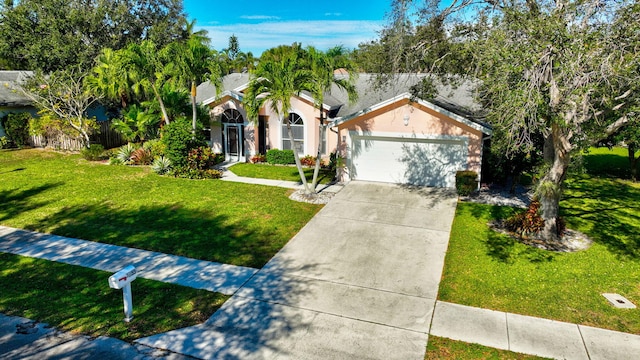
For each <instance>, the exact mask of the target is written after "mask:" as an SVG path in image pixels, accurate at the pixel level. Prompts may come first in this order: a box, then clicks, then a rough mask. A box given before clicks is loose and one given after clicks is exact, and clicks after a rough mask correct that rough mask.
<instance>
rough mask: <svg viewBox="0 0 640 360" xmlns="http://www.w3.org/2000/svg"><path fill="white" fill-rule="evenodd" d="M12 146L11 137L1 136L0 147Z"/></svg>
mask: <svg viewBox="0 0 640 360" xmlns="http://www.w3.org/2000/svg"><path fill="white" fill-rule="evenodd" d="M9 146H10V141H9V138H7V137H6V136H2V137H0V149H8V148H9Z"/></svg>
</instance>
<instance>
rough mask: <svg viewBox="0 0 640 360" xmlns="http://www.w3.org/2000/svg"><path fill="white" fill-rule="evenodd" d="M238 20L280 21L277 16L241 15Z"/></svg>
mask: <svg viewBox="0 0 640 360" xmlns="http://www.w3.org/2000/svg"><path fill="white" fill-rule="evenodd" d="M240 19H245V20H280V17H278V16H270V15H242V16H240Z"/></svg>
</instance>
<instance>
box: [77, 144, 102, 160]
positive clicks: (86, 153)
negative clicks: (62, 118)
mask: <svg viewBox="0 0 640 360" xmlns="http://www.w3.org/2000/svg"><path fill="white" fill-rule="evenodd" d="M80 155H82V157H83V158H84V159H85V160H89V161H98V160H104V159H106V158H107V157H106V156H105V153H104V146H102V145H100V144H91V145H90V146H89V147H88V148H84V149H82V150H80Z"/></svg>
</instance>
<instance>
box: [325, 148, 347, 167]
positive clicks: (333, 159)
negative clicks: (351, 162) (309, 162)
mask: <svg viewBox="0 0 640 360" xmlns="http://www.w3.org/2000/svg"><path fill="white" fill-rule="evenodd" d="M343 164H344V159H342V158H341V157H340V156H338V153H337V152H332V153H331V154H329V163H328V164H327V166H326V167H327V168H328V169H329V171H331V172H335V171H336V170H337V169H338V168H339V167H341V166H342V165H343Z"/></svg>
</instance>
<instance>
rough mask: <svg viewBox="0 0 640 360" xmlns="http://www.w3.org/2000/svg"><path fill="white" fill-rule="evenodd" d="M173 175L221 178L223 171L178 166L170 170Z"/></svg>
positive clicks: (195, 177)
mask: <svg viewBox="0 0 640 360" xmlns="http://www.w3.org/2000/svg"><path fill="white" fill-rule="evenodd" d="M170 174H171V175H173V176H175V177H179V178H186V179H220V178H221V177H222V171H220V170H214V169H206V170H202V169H192V168H189V167H184V166H183V167H176V168H174V169H173V170H171V172H170Z"/></svg>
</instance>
